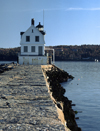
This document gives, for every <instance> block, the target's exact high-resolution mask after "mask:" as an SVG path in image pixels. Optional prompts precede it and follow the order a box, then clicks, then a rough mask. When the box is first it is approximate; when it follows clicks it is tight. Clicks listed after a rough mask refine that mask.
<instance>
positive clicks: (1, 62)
mask: <svg viewBox="0 0 100 131" xmlns="http://www.w3.org/2000/svg"><path fill="white" fill-rule="evenodd" d="M12 62H14V63H17V61H0V64H9V63H12Z"/></svg>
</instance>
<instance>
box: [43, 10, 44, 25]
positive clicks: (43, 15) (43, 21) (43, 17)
mask: <svg viewBox="0 0 100 131" xmlns="http://www.w3.org/2000/svg"><path fill="white" fill-rule="evenodd" d="M43 27H44V9H43Z"/></svg>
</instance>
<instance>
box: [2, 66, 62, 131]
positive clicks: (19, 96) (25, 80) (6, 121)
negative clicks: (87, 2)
mask: <svg viewBox="0 0 100 131" xmlns="http://www.w3.org/2000/svg"><path fill="white" fill-rule="evenodd" d="M0 131H65V128H64V126H63V125H62V123H61V121H60V120H59V119H58V114H57V111H56V107H55V105H54V104H53V102H52V100H51V98H50V95H49V93H48V89H47V87H46V83H45V80H44V77H43V74H42V70H41V66H33V65H28V66H16V67H15V68H14V69H12V70H10V71H6V72H4V73H2V74H0Z"/></svg>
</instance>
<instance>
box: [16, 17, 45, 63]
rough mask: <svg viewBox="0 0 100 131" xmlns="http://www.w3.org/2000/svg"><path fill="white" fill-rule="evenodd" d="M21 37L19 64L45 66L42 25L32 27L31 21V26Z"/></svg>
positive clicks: (21, 33)
mask: <svg viewBox="0 0 100 131" xmlns="http://www.w3.org/2000/svg"><path fill="white" fill-rule="evenodd" d="M20 35H21V41H20V45H21V53H20V54H19V56H18V60H19V64H25V65H26V64H31V65H42V64H43V65H44V64H47V56H45V52H44V49H45V41H44V35H45V32H44V30H43V25H41V23H40V22H39V24H38V25H37V26H36V27H35V26H34V19H32V20H31V26H30V27H29V28H28V29H27V30H26V31H25V32H20Z"/></svg>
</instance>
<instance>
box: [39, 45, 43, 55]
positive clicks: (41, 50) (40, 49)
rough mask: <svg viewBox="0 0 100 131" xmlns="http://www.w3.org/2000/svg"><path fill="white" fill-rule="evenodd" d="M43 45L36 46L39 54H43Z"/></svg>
mask: <svg viewBox="0 0 100 131" xmlns="http://www.w3.org/2000/svg"><path fill="white" fill-rule="evenodd" d="M42 48H43V47H42V46H39V47H38V53H39V55H43V53H42V52H43V49H42Z"/></svg>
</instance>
